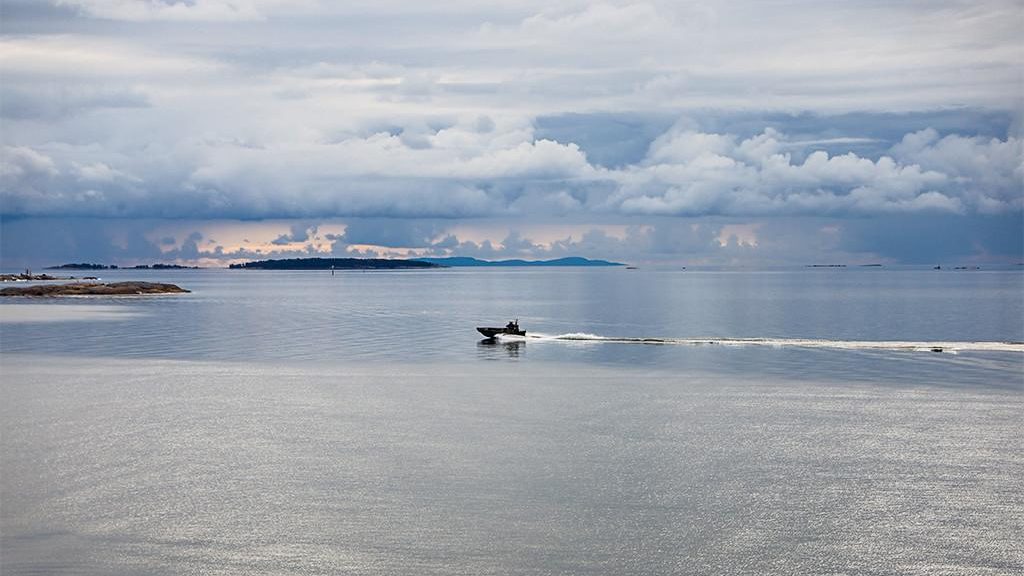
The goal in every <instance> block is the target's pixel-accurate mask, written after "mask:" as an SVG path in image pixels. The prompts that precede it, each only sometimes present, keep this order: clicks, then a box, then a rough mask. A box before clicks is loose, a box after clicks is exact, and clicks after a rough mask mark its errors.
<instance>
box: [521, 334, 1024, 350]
mask: <svg viewBox="0 0 1024 576" xmlns="http://www.w3.org/2000/svg"><path fill="white" fill-rule="evenodd" d="M516 338H520V339H521V337H516ZM526 339H529V340H542V341H562V342H595V343H598V342H602V343H613V344H654V345H675V346H703V345H711V346H774V347H779V348H782V347H798V348H838V349H844V350H905V351H913V352H954V353H955V352H958V351H965V350H970V351H988V352H1024V342H946V341H937V342H919V341H903V340H882V341H874V340H822V339H814V338H627V337H618V336H599V335H597V334H587V333H585V332H573V333H569V334H558V335H548V334H539V333H528V334H527V336H526Z"/></svg>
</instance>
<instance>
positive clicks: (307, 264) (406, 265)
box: [228, 258, 444, 270]
mask: <svg viewBox="0 0 1024 576" xmlns="http://www.w3.org/2000/svg"><path fill="white" fill-rule="evenodd" d="M443 267H444V266H442V265H440V264H434V263H432V262H424V261H422V260H388V259H385V258H290V259H287V260H256V261H253V262H243V263H241V264H232V265H230V266H228V268H232V269H236V270H237V269H245V270H330V269H332V268H333V269H335V270H408V269H423V268H443Z"/></svg>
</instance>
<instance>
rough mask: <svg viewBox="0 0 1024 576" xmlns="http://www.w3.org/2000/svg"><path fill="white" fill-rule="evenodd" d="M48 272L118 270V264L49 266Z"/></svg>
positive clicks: (84, 263)
mask: <svg viewBox="0 0 1024 576" xmlns="http://www.w3.org/2000/svg"><path fill="white" fill-rule="evenodd" d="M46 269H47V270H117V264H111V265H109V266H108V265H106V264H92V263H90V262H82V263H80V264H74V263H72V264H61V265H60V266H48V267H47V268H46Z"/></svg>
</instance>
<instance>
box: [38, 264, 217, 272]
mask: <svg viewBox="0 0 1024 576" xmlns="http://www.w3.org/2000/svg"><path fill="white" fill-rule="evenodd" d="M117 269H118V266H117V264H92V263H90V262H82V263H79V264H75V263H71V264H61V265H60V266H50V267H48V268H47V270H117ZM123 269H128V270H198V269H199V266H182V265H181V264H138V265H136V266H125V267H123Z"/></svg>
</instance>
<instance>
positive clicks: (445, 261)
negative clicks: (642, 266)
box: [419, 256, 623, 268]
mask: <svg viewBox="0 0 1024 576" xmlns="http://www.w3.org/2000/svg"><path fill="white" fill-rule="evenodd" d="M419 260H421V261H423V262H430V263H433V264H440V265H442V266H449V267H452V268H457V267H483V266H500V267H513V266H516V267H518V266H548V267H554V266H623V264H621V263H619V262H609V261H607V260H590V259H588V258H581V257H579V256H570V257H568V258H557V259H555V260H518V259H516V260H480V259H478V258H469V257H464V256H455V257H450V258H420V259H419Z"/></svg>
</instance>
